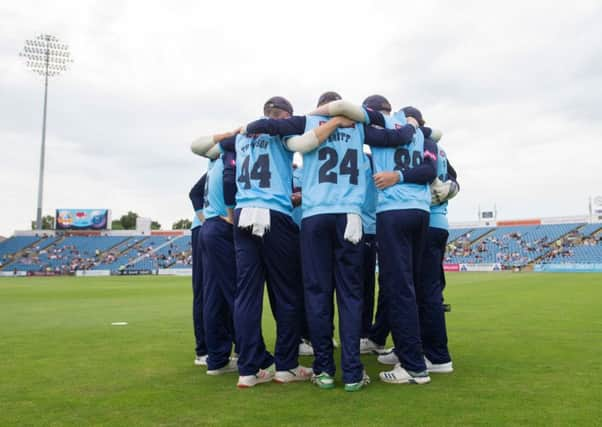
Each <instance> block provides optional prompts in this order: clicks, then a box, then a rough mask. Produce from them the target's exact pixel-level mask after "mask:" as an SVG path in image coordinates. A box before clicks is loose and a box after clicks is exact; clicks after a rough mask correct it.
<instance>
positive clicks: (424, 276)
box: [416, 227, 451, 363]
mask: <svg viewBox="0 0 602 427" xmlns="http://www.w3.org/2000/svg"><path fill="white" fill-rule="evenodd" d="M448 235H449V233H448V232H447V230H444V229H441V228H433V227H429V228H428V231H427V235H426V244H425V247H424V253H423V256H422V271H421V278H420V282H419V285H418V286H417V287H416V299H417V300H418V314H419V318H420V332H421V334H422V347H423V349H424V355H425V356H426V357H427V358H428V359H429V360H430V361H431V362H433V363H447V362H450V361H451V356H450V354H449V350H448V348H447V328H446V326H445V310H444V307H443V289H445V274H444V272H443V256H444V255H445V247H446V245H447V237H448Z"/></svg>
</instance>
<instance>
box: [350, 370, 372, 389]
mask: <svg viewBox="0 0 602 427" xmlns="http://www.w3.org/2000/svg"><path fill="white" fill-rule="evenodd" d="M368 384H370V377H369V376H368V374H366V371H364V373H363V376H362V379H361V380H360V381H359V382H357V383H349V384H345V391H359V390H361V389H362V388H364V387H365V386H367V385H368Z"/></svg>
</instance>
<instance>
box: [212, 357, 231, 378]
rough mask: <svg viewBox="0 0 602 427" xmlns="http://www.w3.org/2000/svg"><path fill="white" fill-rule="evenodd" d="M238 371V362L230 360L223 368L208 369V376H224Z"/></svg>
mask: <svg viewBox="0 0 602 427" xmlns="http://www.w3.org/2000/svg"><path fill="white" fill-rule="evenodd" d="M236 371H238V366H237V365H236V360H231V359H230V360H228V363H226V364H225V365H224V366H222V367H221V368H217V369H207V375H223V374H227V373H230V372H236Z"/></svg>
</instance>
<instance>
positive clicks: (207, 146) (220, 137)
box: [190, 128, 242, 160]
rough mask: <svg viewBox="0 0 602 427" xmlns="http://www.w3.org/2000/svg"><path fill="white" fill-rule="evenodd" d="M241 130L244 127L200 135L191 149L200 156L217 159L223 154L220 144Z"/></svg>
mask: <svg viewBox="0 0 602 427" xmlns="http://www.w3.org/2000/svg"><path fill="white" fill-rule="evenodd" d="M241 130H242V128H237V129H234V130H233V131H230V132H224V133H217V134H215V135H205V136H201V137H198V138H197V139H195V140H194V141H192V143H191V144H190V150H191V151H192V152H193V153H194V154H196V155H198V156H203V157H207V158H209V159H213V160H214V159H217V158H218V157H219V155H220V154H221V149H220V147H219V144H220V143H221V142H222V141H224V140H226V139H228V138H233V137H235V136H236V135H238V134H239V133H240V131H241Z"/></svg>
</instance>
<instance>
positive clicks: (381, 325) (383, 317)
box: [368, 263, 391, 345]
mask: <svg viewBox="0 0 602 427" xmlns="http://www.w3.org/2000/svg"><path fill="white" fill-rule="evenodd" d="M379 267H380V263H379ZM381 283H382V281H381V278H380V271H379V274H378V300H377V303H376V315H375V316H374V323H373V324H372V327H371V328H370V333H369V334H368V337H369V338H370V339H371V340H372V341H374V342H375V343H376V344H378V345H385V343H386V342H387V337H388V336H389V332H391V328H390V327H389V314H388V313H387V299H386V298H385V293H384V292H383V290H382V289H383V288H382V284H381Z"/></svg>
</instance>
